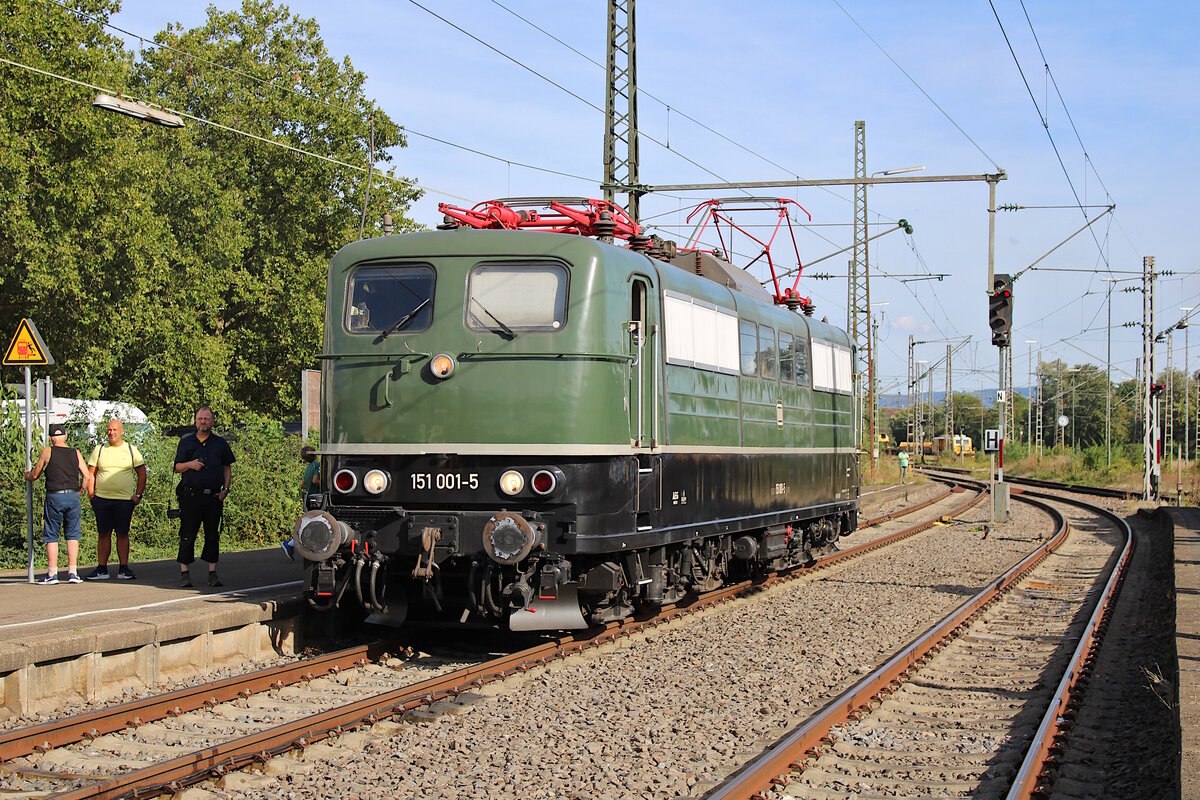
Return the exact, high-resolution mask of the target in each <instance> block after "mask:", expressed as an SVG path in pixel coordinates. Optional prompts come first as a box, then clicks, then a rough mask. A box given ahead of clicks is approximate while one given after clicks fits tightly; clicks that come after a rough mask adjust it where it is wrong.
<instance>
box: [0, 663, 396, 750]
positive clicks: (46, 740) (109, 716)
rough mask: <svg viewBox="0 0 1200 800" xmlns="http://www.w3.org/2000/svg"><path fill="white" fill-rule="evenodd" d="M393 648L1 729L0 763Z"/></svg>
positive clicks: (335, 667)
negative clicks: (20, 726) (14, 727)
mask: <svg viewBox="0 0 1200 800" xmlns="http://www.w3.org/2000/svg"><path fill="white" fill-rule="evenodd" d="M397 647H398V645H397V643H395V642H391V643H386V642H372V643H370V644H365V645H359V646H357V647H350V648H347V649H345V650H338V651H336V652H333V653H328V654H326V655H322V656H318V657H316V658H310V659H305V660H304V661H297V662H295V663H292V664H285V665H281V666H277V667H269V668H267V669H262V670H258V671H255V672H250V673H247V674H245V675H236V676H233V677H230V678H224V679H222V680H219V681H214V682H213V683H207V684H204V685H201V686H193V687H188V688H184V689H177V690H175V691H172V692H167V693H166V694H161V695H155V696H153V697H146V698H143V699H141V700H134V701H131V702H128V703H122V704H120V705H116V706H111V707H108V708H101V709H96V710H95V711H87V712H84V713H82V714H76V715H72V716H69V717H63V718H61V719H56V720H50V721H49V722H43V723H40V724H38V725H33V726H30V727H28V728H18V729H15V730H11V731H4V732H2V733H0V764H2V763H4V762H6V761H10V760H12V759H14V758H19V757H21V756H27V755H30V754H31V753H34V752H38V751H46V750H50V749H52V748H55V747H62V746H63V745H67V744H74V743H75V742H78V741H80V740H81V739H85V738H87V739H95V738H97V737H99V736H101V735H103V734H106V733H112V732H114V731H119V730H121V729H122V728H128V727H130V726H133V727H136V726H138V725H142V724H144V723H147V722H153V721H154V720H158V719H162V718H164V717H168V716H177V715H179V714H182V713H184V712H187V711H195V710H196V709H198V708H203V707H204V706H207V705H214V704H216V703H221V702H226V701H228V700H234V699H236V698H238V697H247V696H249V695H250V694H254V693H257V692H261V691H266V690H268V689H278V688H280V687H283V686H288V685H290V684H294V683H298V682H300V681H305V680H311V679H312V678H314V677H317V676H320V675H326V674H329V673H331V672H337V671H339V670H343V669H349V668H352V667H355V666H358V665H360V664H362V663H364V662H366V661H373V660H376V659H377V658H379V657H380V656H381V655H382V654H383V653H387V652H395V650H396V649H397Z"/></svg>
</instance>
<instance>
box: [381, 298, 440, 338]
mask: <svg viewBox="0 0 1200 800" xmlns="http://www.w3.org/2000/svg"><path fill="white" fill-rule="evenodd" d="M427 305H429V298H428V297H426V298H425V299H424V300H422V301H421V303H420V305H418V306H417V307H416V308H414V309H413V310H412V311H410V312H408V313H407V314H405V315H404V316H403V317H401V318H400V319H398V320H396V321H395V322H393V323H392V327H390V328H388V329H387V330H386V331H384V332H383V333H381V334H379V341H381V342H382V341H383V340H384V339H386V338H387V337H389V336H391V335H392V334H393V333H395V332H396V331H398V330H400V329H401V328H403V327H404V326H405V325H407V324H408V323H410V322H412V321H413V317H415V316H416V315H417V314H419V313H420V312H421V309H422V308H424V307H425V306H427Z"/></svg>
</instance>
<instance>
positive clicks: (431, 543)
mask: <svg viewBox="0 0 1200 800" xmlns="http://www.w3.org/2000/svg"><path fill="white" fill-rule="evenodd" d="M441 539H442V530H441V528H434V527H426V528H424V529H423V530H422V531H421V552H420V553H419V554H418V555H417V565H416V566H415V567H413V571H412V576H413V577H414V578H419V579H422V580H425V581H428V580H429V579H430V578H432V577H433V570H434V568H435V567H437V562H436V561H434V558H433V548H434V547H436V546H437V543H438V542H439V541H441Z"/></svg>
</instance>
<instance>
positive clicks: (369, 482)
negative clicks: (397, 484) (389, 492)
mask: <svg viewBox="0 0 1200 800" xmlns="http://www.w3.org/2000/svg"><path fill="white" fill-rule="evenodd" d="M390 483H391V479H390V478H389V477H388V474H387V473H386V472H384V471H383V470H381V469H373V470H371V471H370V472H368V473H367V474H366V475H363V488H364V489H366V490H367V491H368V492H370V493H371V494H383V491H384V490H385V489H387V488H388V484H390Z"/></svg>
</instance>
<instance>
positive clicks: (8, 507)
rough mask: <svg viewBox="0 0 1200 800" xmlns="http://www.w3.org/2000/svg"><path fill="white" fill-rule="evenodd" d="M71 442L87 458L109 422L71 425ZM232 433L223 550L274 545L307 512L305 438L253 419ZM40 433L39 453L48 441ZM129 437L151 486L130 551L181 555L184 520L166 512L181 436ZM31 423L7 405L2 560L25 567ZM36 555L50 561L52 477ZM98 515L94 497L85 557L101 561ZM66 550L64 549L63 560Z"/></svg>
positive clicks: (2, 420)
mask: <svg viewBox="0 0 1200 800" xmlns="http://www.w3.org/2000/svg"><path fill="white" fill-rule="evenodd" d="M68 430H69V431H70V432H69V433H68V436H67V444H68V445H70V446H72V447H77V448H79V450H80V451H81V452H82V453H83V455H84V458H85V459H86V458H87V457H88V455H89V454H90V453H91V450H92V447H93V446H95V445H96V444H98V440H99V438H100V437H102V436H103V430H104V426H99V425H98V426H95V430H96V431H97V433H93V434H89V432H88V430H87V428H86V426H82V425H69V426H68ZM218 432H219V433H221V435H223V436H225V437H226V438H227V439H228V440H229V446H230V447H231V448H232V450H233V454H234V457H235V458H236V459H237V461H236V463H235V464H234V465H233V483H232V489H231V491H230V493H229V497H228V498H227V499H226V501H225V519H224V522H223V527H222V530H221V549H222V550H223V551H231V550H247V549H251V548H256V547H264V546H268V545H273V544H275V543H276V542H277V541H279V539H280V538H281V537H283V536H285V535H287V534H290V533H291V530H292V526H293V525H294V523H295V521H296V518H297V517H298V516H299V515H300V514H301V513H302V512H303V503H302V501H301V497H300V480H301V478H302V476H303V473H304V462H303V461H301V460H300V440H299V438H297V437H295V436H290V435H288V434H285V433H284V432H283V427H282V426H281V425H280V424H279V423H277V422H273V421H268V420H261V419H254V420H251V421H250V422H248V423H245V424H243V425H242V426H241V427H239V428H238V429H236V430H233V431H229V432H225V431H218ZM41 437H42V434H41V433H40V432H35V445H34V449H35V455H36V452H37V451H38V450H40V447H41V446H42V439H41ZM125 438H126V441H129V442H131V443H133V445H134V446H135V447H137V448H138V449H139V450H140V451H141V452H142V455H143V457H144V458H145V460H146V490H145V494H144V496H143V499H142V502H141V504H140V505H139V506H138V508H137V509H136V510H135V511H134V514H133V526H132V528H131V530H130V545H131V558H132V560H133V561H135V562H136V561H147V560H151V559H157V558H174V557H175V555H176V553H177V551H178V547H179V521H178V520H173V519H169V518H168V517H167V502H168V499H169V500H170V502H171V504H172V505H176V502H175V497H174V488H175V484H176V482H177V480H178V479H177V478H176V476H175V472H174V464H175V450H176V448H177V447H178V446H179V439H177V438H175V437H173V436H165V435H163V434H161V433H159V432H158V431H157V430H156V429H155V428H154V427H153V426H138V425H129V426H127V429H126V436H125ZM24 471H25V428H24V425H23V422H22V420H21V419H20V415H19V414H18V413H17V411H16V410H15V407H14V404H7V405H4V406H3V407H2V408H0V567H4V568H12V567H23V566H25V564H26V563H27V556H26V523H25V481H24ZM33 486H34V500H33V503H34V506H33V507H34V554H35V559H36V563H37V564H38V566H44V565H45V559H46V551H45V548H44V547H43V546H42V544H41V525H42V522H41V508H42V502H43V499H44V497H45V480H44V479H39V480H37V481H36V482H34V485H33ZM95 543H96V519H95V516H94V515H93V514H92V512H91V509H90V507H88V504H87V503H86V502H85V503H84V510H83V541H82V544H81V545H80V555H79V563H80V564H81V565H83V564H90V563H94V561H95V552H96V550H95V547H96V544H95ZM62 558H63V556H62V555H60V556H59V560H60V566H62V565H63V563H65V562H62Z"/></svg>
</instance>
